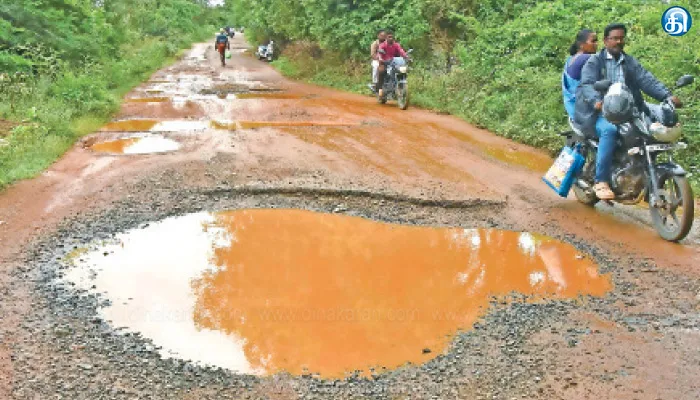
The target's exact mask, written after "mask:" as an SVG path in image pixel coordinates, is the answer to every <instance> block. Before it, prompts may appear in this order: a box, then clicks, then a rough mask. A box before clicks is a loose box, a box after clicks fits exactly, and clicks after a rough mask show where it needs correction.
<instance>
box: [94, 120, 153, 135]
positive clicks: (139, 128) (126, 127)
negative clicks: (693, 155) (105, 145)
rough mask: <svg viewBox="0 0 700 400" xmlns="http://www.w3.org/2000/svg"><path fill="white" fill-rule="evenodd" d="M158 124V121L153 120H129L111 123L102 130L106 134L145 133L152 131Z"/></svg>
mask: <svg viewBox="0 0 700 400" xmlns="http://www.w3.org/2000/svg"><path fill="white" fill-rule="evenodd" d="M157 123H158V121H156V120H153V119H129V120H125V121H114V122H110V123H108V124H107V125H105V126H104V127H103V128H102V129H101V130H102V131H106V132H145V131H149V130H151V128H153V127H154V126H155V125H156V124H157Z"/></svg>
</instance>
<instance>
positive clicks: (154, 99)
mask: <svg viewBox="0 0 700 400" xmlns="http://www.w3.org/2000/svg"><path fill="white" fill-rule="evenodd" d="M168 100H170V98H169V97H137V98H132V99H127V100H126V101H127V102H129V103H164V102H166V101H168Z"/></svg>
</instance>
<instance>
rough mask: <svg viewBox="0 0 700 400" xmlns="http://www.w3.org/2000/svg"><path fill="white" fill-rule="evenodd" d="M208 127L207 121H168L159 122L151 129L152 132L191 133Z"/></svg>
mask: <svg viewBox="0 0 700 400" xmlns="http://www.w3.org/2000/svg"><path fill="white" fill-rule="evenodd" d="M209 127H210V123H209V122H208V121H183V120H168V121H160V122H158V123H157V124H156V125H155V126H154V127H153V128H151V131H152V132H192V131H203V130H205V129H208V128H209Z"/></svg>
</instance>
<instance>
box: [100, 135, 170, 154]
mask: <svg viewBox="0 0 700 400" xmlns="http://www.w3.org/2000/svg"><path fill="white" fill-rule="evenodd" d="M90 148H91V149H92V150H93V151H96V152H99V153H114V154H155V153H167V152H171V151H176V150H178V149H179V148H180V144H179V143H178V142H176V141H174V140H172V139H168V138H165V137H163V136H160V135H150V136H140V137H130V138H123V139H117V140H111V141H105V142H99V143H95V144H93V145H92V146H90Z"/></svg>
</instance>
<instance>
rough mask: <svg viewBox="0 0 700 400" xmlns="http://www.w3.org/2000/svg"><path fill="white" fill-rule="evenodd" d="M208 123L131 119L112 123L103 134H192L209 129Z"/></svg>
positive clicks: (103, 129)
mask: <svg viewBox="0 0 700 400" xmlns="http://www.w3.org/2000/svg"><path fill="white" fill-rule="evenodd" d="M209 127H210V124H209V122H208V121H189V120H163V121H160V120H153V119H130V120H125V121H115V122H110V123H109V124H107V125H105V126H104V127H103V128H102V129H101V131H103V132H192V131H202V130H205V129H208V128H209Z"/></svg>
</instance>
